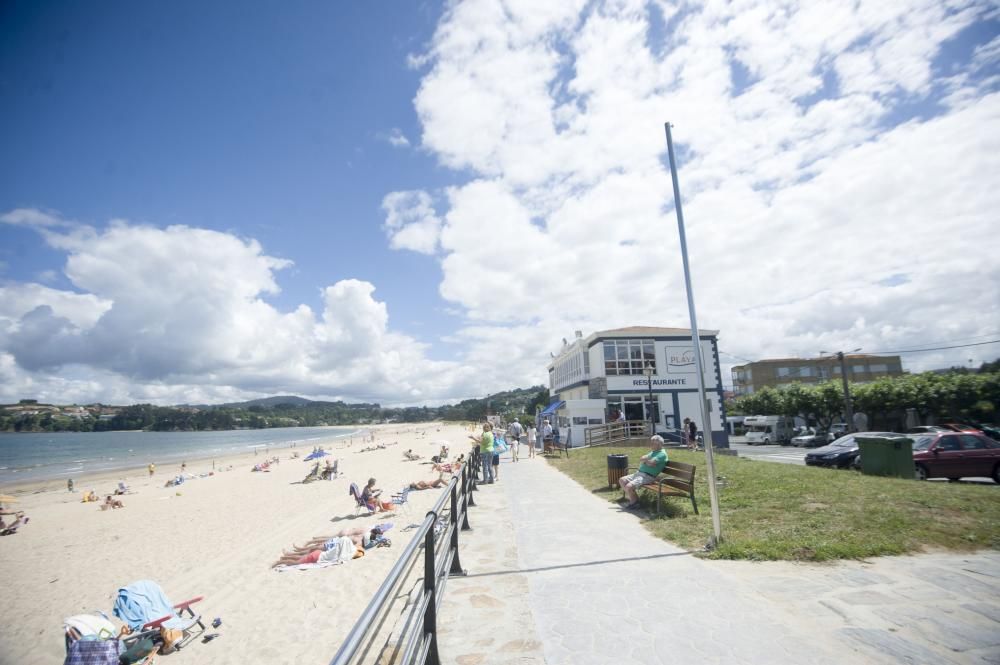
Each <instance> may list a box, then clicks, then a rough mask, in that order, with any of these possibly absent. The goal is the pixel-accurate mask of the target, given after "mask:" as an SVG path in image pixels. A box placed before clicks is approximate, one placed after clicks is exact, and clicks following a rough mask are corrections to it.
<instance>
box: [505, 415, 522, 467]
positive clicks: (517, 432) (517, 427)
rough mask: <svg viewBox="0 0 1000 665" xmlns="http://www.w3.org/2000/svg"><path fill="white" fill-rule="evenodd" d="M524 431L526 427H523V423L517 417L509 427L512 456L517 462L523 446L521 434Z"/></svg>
mask: <svg viewBox="0 0 1000 665" xmlns="http://www.w3.org/2000/svg"><path fill="white" fill-rule="evenodd" d="M523 433H524V428H523V427H521V423H519V422H517V418H514V422H512V423H511V424H510V426H508V427H507V441H508V443H510V457H511V459H512V460H513V461H515V462H516V461H517V455H518V452H519V449H520V448H521V435H522V434H523Z"/></svg>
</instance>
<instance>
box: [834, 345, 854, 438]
mask: <svg viewBox="0 0 1000 665" xmlns="http://www.w3.org/2000/svg"><path fill="white" fill-rule="evenodd" d="M837 360H839V361H840V380H841V381H842V382H843V384H844V421H845V424H846V425H847V431H848V432H853V431H854V409H853V408H852V407H851V385H850V384H849V383H848V382H847V361H846V360H845V359H844V352H843V351H837Z"/></svg>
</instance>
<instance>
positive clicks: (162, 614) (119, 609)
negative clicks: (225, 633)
mask: <svg viewBox="0 0 1000 665" xmlns="http://www.w3.org/2000/svg"><path fill="white" fill-rule="evenodd" d="M202 598H203V597H202V596H198V597H196V598H192V599H191V600H187V601H185V602H183V603H178V604H176V605H171V604H170V601H169V600H167V597H166V595H164V593H163V589H161V588H160V585H159V584H157V583H156V582H153V581H151V580H140V581H138V582H133V583H132V584H129V585H128V586H124V587H122V588H120V589H119V590H118V597H117V599H115V608H114V612H115V616H116V617H118V618H119V619H121V620H122V621H124V622H125V623H126V624H127V625H128V627H129V628H130V629H131V630H133V631H136V630H138V631H140V632H146V631H150V630H154V629H155V630H159V629H160V628H167V629H169V630H179V631H181V634H182V636H181V639H180V640H178V641H177V642H174V643H173V644H172V645H171V646H172V647H173V648H174V649H180V648H182V647H184V646H186V645H187V644H188V643H189V642H190V641H191V640H193V639H194V638H196V637H198V636H199V635H201V634H202V633H204V632H205V624H203V623H202V622H201V616H200V615H198V614H195V613H194V610H192V609H191V605H193V604H195V603H197V602H199V601H200V600H202ZM185 612H186V613H187V616H184V614H185ZM196 626H197V627H198V628H200V630H196V629H195V627H196Z"/></svg>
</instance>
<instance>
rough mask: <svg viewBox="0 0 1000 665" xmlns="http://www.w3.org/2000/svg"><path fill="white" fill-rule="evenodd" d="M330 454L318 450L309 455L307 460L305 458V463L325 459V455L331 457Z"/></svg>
mask: <svg viewBox="0 0 1000 665" xmlns="http://www.w3.org/2000/svg"><path fill="white" fill-rule="evenodd" d="M329 454H330V453H328V452H326V451H325V450H317V451H316V452H312V453H309V454H308V455H306V458H305V460H304V461H306V462H308V461H309V460H314V459H316V458H317V457H324V456H325V455H329Z"/></svg>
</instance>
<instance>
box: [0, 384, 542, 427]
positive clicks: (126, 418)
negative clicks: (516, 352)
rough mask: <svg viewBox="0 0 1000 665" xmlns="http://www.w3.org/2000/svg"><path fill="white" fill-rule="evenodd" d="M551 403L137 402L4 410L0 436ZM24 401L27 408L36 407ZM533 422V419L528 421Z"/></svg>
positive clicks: (529, 393)
mask: <svg viewBox="0 0 1000 665" xmlns="http://www.w3.org/2000/svg"><path fill="white" fill-rule="evenodd" d="M547 401H548V392H547V391H546V390H545V389H544V388H543V387H541V386H535V387H532V388H526V389H516V390H511V391H506V392H503V393H499V394H496V395H491V396H490V397H488V398H481V399H467V400H463V401H461V402H459V403H458V404H447V405H443V406H435V407H428V406H410V407H400V408H391V407H382V406H380V405H379V404H370V403H359V404H348V403H345V402H341V401H338V402H319V401H301V402H297V403H277V404H273V405H261V404H250V405H233V404H229V405H224V406H205V407H199V408H191V407H171V406H156V405H153V404H133V405H130V406H124V407H120V408H117V409H116V413H115V414H114V415H113V416H111V417H110V418H99V417H97V418H95V417H93V416H83V417H72V416H67V415H61V414H59V413H53V412H51V411H44V412H42V413H34V414H28V413H23V412H21V411H9V410H0V432H109V431H119V430H148V431H155V432H176V431H207V430H231V429H265V428H271V427H317V426H324V425H343V426H347V425H364V424H372V423H380V422H386V421H394V422H410V423H418V422H429V421H434V420H444V421H469V420H471V421H479V420H483V419H485V417H486V415H487V411H488V410H489V413H492V414H495V413H503V414H504V415H507V416H512V415H519V416H520V415H521V414H522V413H523V414H534V413H535V409H536V408H537V407H539V406H544V405H545V404H546V403H547ZM36 403H37V402H36V401H35V400H22V405H23V404H36ZM40 406H46V405H40ZM529 420H530V417H529Z"/></svg>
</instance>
